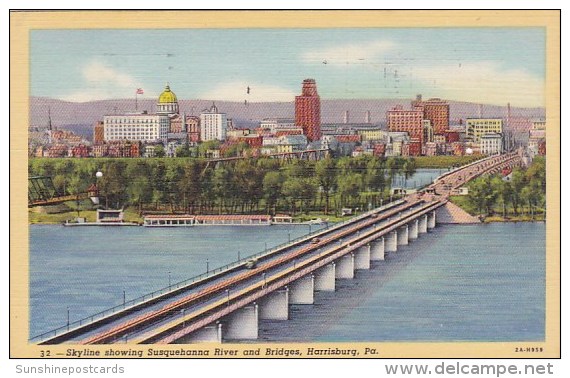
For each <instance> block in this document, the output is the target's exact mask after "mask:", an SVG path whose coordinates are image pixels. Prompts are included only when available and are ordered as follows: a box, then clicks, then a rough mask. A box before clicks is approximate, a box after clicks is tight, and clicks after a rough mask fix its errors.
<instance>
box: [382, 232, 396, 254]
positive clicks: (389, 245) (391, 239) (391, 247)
mask: <svg viewBox="0 0 570 378" xmlns="http://www.w3.org/2000/svg"><path fill="white" fill-rule="evenodd" d="M397 250H398V231H392V232H390V233H389V234H388V235H387V236H386V244H385V246H384V251H385V252H396V251H397Z"/></svg>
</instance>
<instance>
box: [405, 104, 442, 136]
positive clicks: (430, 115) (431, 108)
mask: <svg viewBox="0 0 570 378" xmlns="http://www.w3.org/2000/svg"><path fill="white" fill-rule="evenodd" d="M412 107H413V108H414V109H416V110H419V109H423V112H424V119H429V120H430V122H431V125H432V127H433V131H434V133H435V134H439V135H442V134H443V133H444V132H445V131H447V130H448V129H449V103H448V102H447V101H444V100H441V99H439V98H430V99H429V100H427V101H422V96H421V95H418V96H417V97H416V100H415V101H412Z"/></svg>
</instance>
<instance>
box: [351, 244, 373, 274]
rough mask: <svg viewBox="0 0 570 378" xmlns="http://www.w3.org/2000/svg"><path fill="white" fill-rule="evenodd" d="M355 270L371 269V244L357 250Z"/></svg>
mask: <svg viewBox="0 0 570 378" xmlns="http://www.w3.org/2000/svg"><path fill="white" fill-rule="evenodd" d="M354 269H370V244H366V245H363V246H362V247H360V248H358V249H357V250H356V253H355V254H354Z"/></svg>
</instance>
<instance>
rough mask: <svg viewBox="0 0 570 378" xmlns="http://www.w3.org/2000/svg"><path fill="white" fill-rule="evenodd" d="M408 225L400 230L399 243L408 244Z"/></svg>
mask: <svg viewBox="0 0 570 378" xmlns="http://www.w3.org/2000/svg"><path fill="white" fill-rule="evenodd" d="M408 241H409V239H408V225H407V224H405V225H403V226H402V227H400V229H399V230H398V245H408Z"/></svg>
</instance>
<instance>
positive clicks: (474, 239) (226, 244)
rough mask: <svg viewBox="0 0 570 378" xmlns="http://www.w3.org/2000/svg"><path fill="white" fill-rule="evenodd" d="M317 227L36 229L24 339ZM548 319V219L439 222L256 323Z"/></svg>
mask: <svg viewBox="0 0 570 378" xmlns="http://www.w3.org/2000/svg"><path fill="white" fill-rule="evenodd" d="M416 185H417V184H416ZM315 229H316V226H312V227H311V229H310V227H309V226H306V225H297V226H270V227H263V226H258V227H217V226H208V227H190V228H146V227H62V226H60V225H32V226H30V336H35V335H38V334H40V333H43V332H46V331H49V330H51V329H54V328H57V327H60V326H63V325H65V324H66V322H67V316H68V315H67V314H68V311H69V317H70V321H71V322H73V321H75V320H79V319H81V318H84V317H87V316H90V315H92V314H95V313H97V312H99V311H102V310H105V309H107V308H110V307H112V306H115V305H119V304H122V303H123V295H125V297H126V300H127V301H128V300H129V299H132V298H136V297H139V296H141V295H143V294H146V293H149V292H151V291H154V290H157V289H161V288H164V287H167V286H168V285H169V284H174V283H176V282H178V281H182V280H185V279H187V278H190V277H193V276H195V275H198V274H201V273H204V272H205V271H206V267H207V266H208V267H209V269H213V268H215V267H218V266H222V265H225V264H227V263H230V262H232V261H235V260H236V259H237V257H238V254H239V255H240V257H244V256H246V255H249V254H252V253H255V252H259V251H262V250H264V249H265V248H266V247H267V248H271V247H272V246H275V245H278V244H281V243H284V242H287V241H288V240H289V238H291V239H293V238H296V237H299V236H301V235H303V234H306V233H308V232H310V231H314V230H315ZM544 324H545V224H544V223H495V224H477V225H438V226H437V227H436V228H435V229H433V230H430V232H429V233H428V234H422V235H421V236H420V238H419V239H417V240H416V241H414V242H412V243H410V244H409V245H408V246H400V247H399V249H398V252H396V253H391V254H390V255H389V256H388V257H387V259H386V261H384V262H379V263H374V264H372V269H370V270H368V271H357V273H356V278H355V279H354V280H337V290H336V291H335V292H334V293H317V294H316V296H315V304H313V305H297V306H291V309H290V320H288V321H261V322H260V341H275V342H279V341H293V342H295V341H304V342H308V341H398V340H410V341H412V340H413V341H437V340H440V341H448V340H465V341H468V340H478V341H518V340H527V341H539V340H543V339H544Z"/></svg>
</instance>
